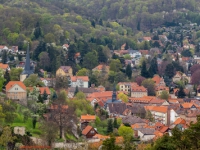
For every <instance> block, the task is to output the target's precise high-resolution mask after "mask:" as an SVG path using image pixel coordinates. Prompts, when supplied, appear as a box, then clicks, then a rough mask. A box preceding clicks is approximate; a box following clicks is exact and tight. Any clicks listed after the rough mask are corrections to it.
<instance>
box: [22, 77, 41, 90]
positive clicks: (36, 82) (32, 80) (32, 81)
mask: <svg viewBox="0 0 200 150" xmlns="http://www.w3.org/2000/svg"><path fill="white" fill-rule="evenodd" d="M24 84H25V85H26V87H33V86H44V83H43V82H42V81H41V80H40V78H39V77H38V75H36V74H31V75H30V76H29V77H28V78H26V79H25V80H24Z"/></svg>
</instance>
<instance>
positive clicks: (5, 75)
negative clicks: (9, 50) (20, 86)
mask: <svg viewBox="0 0 200 150" xmlns="http://www.w3.org/2000/svg"><path fill="white" fill-rule="evenodd" d="M4 79H5V82H4V86H5V85H7V84H8V82H9V81H10V74H9V72H8V70H7V69H6V72H5V74H4Z"/></svg>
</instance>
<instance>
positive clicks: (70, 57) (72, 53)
mask: <svg viewBox="0 0 200 150" xmlns="http://www.w3.org/2000/svg"><path fill="white" fill-rule="evenodd" d="M75 54H76V46H75V45H74V44H71V45H70V46H69V50H68V55H67V56H68V61H71V62H74V63H75V58H74V56H75ZM81 57H82V56H81Z"/></svg>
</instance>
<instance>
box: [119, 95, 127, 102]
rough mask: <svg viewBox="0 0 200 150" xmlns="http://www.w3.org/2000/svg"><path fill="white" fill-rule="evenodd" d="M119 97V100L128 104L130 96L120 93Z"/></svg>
mask: <svg viewBox="0 0 200 150" xmlns="http://www.w3.org/2000/svg"><path fill="white" fill-rule="evenodd" d="M117 97H118V98H119V99H121V100H122V101H123V102H125V103H127V102H128V96H127V95H126V94H124V93H119V94H118V95H117Z"/></svg>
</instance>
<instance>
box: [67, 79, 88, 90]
mask: <svg viewBox="0 0 200 150" xmlns="http://www.w3.org/2000/svg"><path fill="white" fill-rule="evenodd" d="M70 79H71V83H70V85H71V87H82V88H88V82H89V78H88V76H71V77H70Z"/></svg>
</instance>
